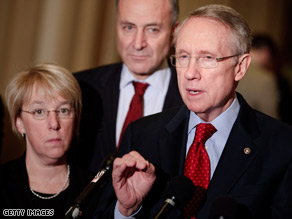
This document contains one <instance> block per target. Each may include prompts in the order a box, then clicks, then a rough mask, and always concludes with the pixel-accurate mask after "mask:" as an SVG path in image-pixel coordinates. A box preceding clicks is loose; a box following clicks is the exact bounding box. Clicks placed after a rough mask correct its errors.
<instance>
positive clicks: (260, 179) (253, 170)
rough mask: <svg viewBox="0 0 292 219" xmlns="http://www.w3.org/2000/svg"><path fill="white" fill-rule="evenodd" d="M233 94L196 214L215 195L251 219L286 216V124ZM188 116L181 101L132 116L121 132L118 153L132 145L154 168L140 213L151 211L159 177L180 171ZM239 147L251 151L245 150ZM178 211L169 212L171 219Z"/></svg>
mask: <svg viewBox="0 0 292 219" xmlns="http://www.w3.org/2000/svg"><path fill="white" fill-rule="evenodd" d="M238 99H239V102H240V112H239V115H238V117H237V119H236V121H235V123H234V125H233V128H232V130H231V133H230V136H229V138H228V140H227V143H226V145H225V148H224V150H223V152H222V155H221V158H220V160H219V163H218V166H217V168H216V170H215V173H214V175H213V178H212V180H211V182H210V185H209V188H208V191H207V199H206V201H205V203H204V205H203V207H202V208H201V210H200V211H199V213H198V217H197V219H207V218H208V215H209V212H210V207H211V204H212V203H213V201H214V200H215V199H216V198H217V197H220V196H232V197H233V198H234V199H235V200H236V201H237V202H238V203H239V204H241V205H243V206H245V207H247V208H248V209H249V211H250V213H251V214H252V216H253V218H255V219H261V218H263V219H266V218H274V219H278V218H281V219H283V218H291V215H292V127H291V126H288V125H286V124H284V123H282V122H280V121H278V120H275V119H273V118H271V117H268V116H266V115H264V114H262V113H260V112H257V111H254V110H253V109H251V108H250V106H249V105H248V104H247V103H246V102H245V100H244V99H243V98H242V96H241V95H239V94H238ZM188 121H189V110H188V109H187V108H186V107H185V106H182V107H178V108H176V109H173V110H170V111H167V112H164V113H161V114H156V115H153V116H149V117H145V118H142V119H140V120H137V121H136V122H134V123H132V124H130V125H129V127H128V129H127V130H126V132H125V135H124V137H123V141H122V143H121V147H120V153H121V154H124V153H127V152H129V151H132V150H136V151H138V152H139V153H140V154H142V156H143V157H145V159H147V160H149V161H150V162H152V163H154V164H155V165H156V167H157V177H158V180H157V181H159V182H160V183H158V185H156V186H155V187H154V188H155V189H153V190H154V191H155V192H152V194H151V193H150V194H149V196H148V200H150V201H149V202H148V201H147V199H146V201H145V202H144V204H143V208H144V209H145V211H144V212H143V213H141V215H142V214H144V215H146V218H148V217H149V215H147V214H148V213H149V212H150V214H151V212H152V213H153V212H156V211H155V209H157V205H156V206H155V204H154V203H155V202H156V200H158V197H159V196H160V197H161V192H162V191H163V189H164V187H165V184H163V180H161V179H163V178H164V181H166V180H167V179H170V178H173V177H175V176H178V175H183V166H184V161H185V155H186V141H187V130H188ZM244 148H250V151H251V152H250V153H249V154H245V153H244ZM156 188H158V189H156ZM151 195H153V196H152V197H151ZM143 208H142V209H143ZM179 214H180V213H179V212H178V211H177V212H173V215H175V216H173V218H178V215H179Z"/></svg>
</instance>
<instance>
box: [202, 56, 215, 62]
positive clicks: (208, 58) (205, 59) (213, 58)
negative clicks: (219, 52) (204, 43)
mask: <svg viewBox="0 0 292 219" xmlns="http://www.w3.org/2000/svg"><path fill="white" fill-rule="evenodd" d="M201 58H202V59H203V60H204V61H214V60H215V57H213V56H202V57H201Z"/></svg>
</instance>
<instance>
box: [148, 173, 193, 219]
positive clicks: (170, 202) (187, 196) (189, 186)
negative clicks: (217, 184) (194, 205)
mask: <svg viewBox="0 0 292 219" xmlns="http://www.w3.org/2000/svg"><path fill="white" fill-rule="evenodd" d="M194 191H195V186H194V184H193V182H192V181H191V180H190V179H189V178H187V177H185V176H178V177H175V178H173V179H171V180H170V181H169V182H168V184H167V186H166V188H165V190H164V193H163V196H162V197H163V198H165V201H164V204H163V205H162V206H161V208H160V209H159V211H158V212H157V213H156V216H155V217H154V219H162V218H166V217H167V215H168V214H169V212H170V211H171V210H172V209H173V208H174V207H176V208H178V209H182V208H183V207H184V206H185V205H186V204H187V203H188V202H189V201H190V200H191V198H192V197H193V194H194Z"/></svg>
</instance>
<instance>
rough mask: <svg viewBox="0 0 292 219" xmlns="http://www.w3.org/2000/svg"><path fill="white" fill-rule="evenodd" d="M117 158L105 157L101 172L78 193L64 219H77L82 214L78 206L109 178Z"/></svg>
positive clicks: (115, 156)
mask: <svg viewBox="0 0 292 219" xmlns="http://www.w3.org/2000/svg"><path fill="white" fill-rule="evenodd" d="M116 158H117V154H110V155H109V156H107V157H106V158H105V159H104V160H103V162H102V164H101V170H100V171H99V172H98V173H97V174H96V175H95V177H94V178H93V179H92V180H91V182H90V183H89V184H88V185H87V186H86V188H85V189H84V190H83V191H82V192H81V193H80V195H79V196H78V197H77V199H76V200H75V201H74V204H73V205H72V206H71V207H70V208H69V209H68V211H67V212H66V214H65V218H78V216H80V215H81V214H82V212H81V211H80V206H81V205H82V204H83V203H84V202H85V200H86V199H87V197H88V196H89V195H90V193H92V191H93V190H94V189H95V188H96V187H101V186H103V185H104V184H105V182H106V181H107V179H108V178H109V177H110V176H111V173H112V170H113V163H114V160H115V159H116Z"/></svg>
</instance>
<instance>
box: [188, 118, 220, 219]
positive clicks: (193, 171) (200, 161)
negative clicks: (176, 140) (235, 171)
mask: <svg viewBox="0 0 292 219" xmlns="http://www.w3.org/2000/svg"><path fill="white" fill-rule="evenodd" d="M216 131H217V130H216V128H215V127H214V126H213V125H212V124H210V123H200V124H198V125H197V128H196V134H195V139H194V142H193V144H192V145H191V147H190V149H189V151H188V154H187V157H186V161H185V166H184V175H185V176H186V177H188V178H190V179H191V180H192V181H193V183H194V185H195V192H194V195H193V198H192V200H191V201H190V202H189V203H188V204H187V205H186V207H185V208H184V218H187V219H189V218H195V215H196V213H197V212H198V210H199V208H200V207H201V205H202V203H203V201H204V197H205V194H206V191H207V188H208V186H209V182H210V160H209V156H208V153H207V151H206V149H205V145H204V144H205V142H206V141H207V139H208V138H210V137H211V136H212V135H213V134H214V133H215V132H216Z"/></svg>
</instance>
